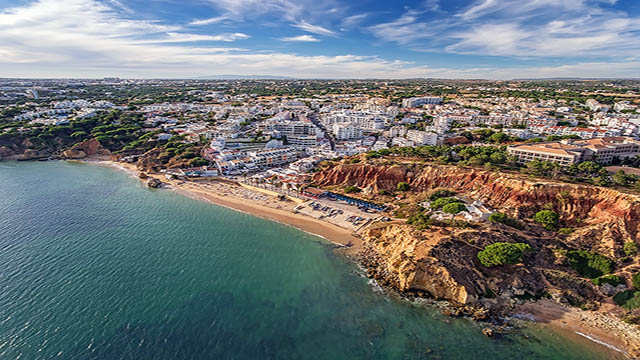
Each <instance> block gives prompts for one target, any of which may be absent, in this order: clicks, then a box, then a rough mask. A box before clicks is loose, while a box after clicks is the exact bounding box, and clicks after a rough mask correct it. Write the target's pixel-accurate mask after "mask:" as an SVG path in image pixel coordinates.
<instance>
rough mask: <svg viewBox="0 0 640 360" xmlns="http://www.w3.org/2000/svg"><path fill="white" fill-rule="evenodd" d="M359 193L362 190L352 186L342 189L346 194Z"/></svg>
mask: <svg viewBox="0 0 640 360" xmlns="http://www.w3.org/2000/svg"><path fill="white" fill-rule="evenodd" d="M360 191H362V190H361V189H360V188H359V187H357V186H353V185H349V186H347V187H345V188H344V192H345V193H347V194H353V193H359V192H360Z"/></svg>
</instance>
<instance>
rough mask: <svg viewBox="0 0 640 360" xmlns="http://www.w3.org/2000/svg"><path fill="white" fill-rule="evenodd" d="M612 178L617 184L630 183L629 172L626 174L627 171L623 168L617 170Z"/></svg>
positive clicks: (625, 184) (624, 184)
mask: <svg viewBox="0 0 640 360" xmlns="http://www.w3.org/2000/svg"><path fill="white" fill-rule="evenodd" d="M611 180H613V182H614V183H615V184H616V185H620V186H627V185H629V180H628V179H627V174H625V172H624V171H623V170H618V171H616V173H615V174H613V176H611Z"/></svg>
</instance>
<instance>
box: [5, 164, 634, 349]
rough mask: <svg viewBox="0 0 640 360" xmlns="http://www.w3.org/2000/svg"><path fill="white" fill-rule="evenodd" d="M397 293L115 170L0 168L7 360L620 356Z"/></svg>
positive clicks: (236, 216) (264, 227)
mask: <svg viewBox="0 0 640 360" xmlns="http://www.w3.org/2000/svg"><path fill="white" fill-rule="evenodd" d="M484 326H485V325H483V324H479V323H474V322H472V321H470V320H467V319H452V318H449V317H446V316H444V315H442V314H441V313H440V311H438V310H437V309H435V308H433V307H431V306H429V305H424V304H421V303H415V302H409V301H406V300H402V299H400V298H398V297H397V296H394V295H393V294H387V293H385V292H384V291H382V290H381V289H380V288H379V287H377V286H376V285H375V284H374V283H372V282H371V281H369V280H368V279H367V278H365V277H364V276H363V275H362V271H361V270H360V269H359V268H358V267H357V266H356V265H355V264H353V263H352V262H351V261H350V260H349V259H347V258H345V257H344V256H342V255H340V254H338V253H336V251H335V247H334V246H333V245H332V244H331V243H329V242H328V241H326V240H324V239H322V238H319V237H316V236H314V235H312V234H308V233H305V232H302V231H300V230H297V229H295V228H293V227H290V226H287V225H284V224H280V223H275V222H271V221H268V220H264V219H261V218H258V217H254V216H251V215H248V214H245V213H240V212H236V211H233V210H230V209H227V208H223V207H219V206H215V205H212V204H209V203H205V202H202V201H198V200H194V199H190V198H187V197H184V196H182V195H180V194H178V193H176V192H173V191H171V190H167V189H148V188H146V187H145V186H144V185H143V184H141V182H140V181H139V180H137V179H136V178H134V177H132V176H131V175H129V174H127V173H125V172H123V171H120V170H117V169H113V168H109V167H102V166H96V165H90V164H82V163H73V162H62V161H52V162H22V163H16V162H1V163H0V359H27V360H31V359H110V360H111V359H136V360H139V359H175V360H179V359H327V360H337V359H482V360H487V359H579V360H589V359H616V358H622V356H621V355H619V354H618V353H616V352H613V351H611V350H609V349H607V348H606V347H604V346H601V345H598V344H595V343H593V342H591V341H588V340H586V339H584V338H583V337H581V336H579V335H575V336H559V335H558V334H556V333H553V332H551V331H550V330H549V329H548V328H546V327H544V326H542V325H536V324H531V325H529V326H526V327H524V328H520V329H512V330H510V331H509V332H508V333H507V334H506V335H503V336H500V337H498V338H497V339H489V338H487V337H485V336H484V335H482V331H481V330H482V328H483V327H484Z"/></svg>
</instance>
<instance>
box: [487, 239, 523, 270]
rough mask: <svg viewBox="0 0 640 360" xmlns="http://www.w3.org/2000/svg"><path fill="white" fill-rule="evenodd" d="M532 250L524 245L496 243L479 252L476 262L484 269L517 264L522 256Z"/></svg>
mask: <svg viewBox="0 0 640 360" xmlns="http://www.w3.org/2000/svg"><path fill="white" fill-rule="evenodd" d="M532 250H533V249H532V248H531V246H529V245H528V244H524V243H504V242H498V243H495V244H491V245H489V246H487V247H485V248H484V250H482V251H480V252H479V253H478V260H480V262H481V263H482V265H484V266H486V267H492V266H499V265H505V264H517V263H519V262H520V261H521V259H522V254H524V253H525V252H528V251H532Z"/></svg>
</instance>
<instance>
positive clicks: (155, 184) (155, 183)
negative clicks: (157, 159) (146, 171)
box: [147, 178, 162, 189]
mask: <svg viewBox="0 0 640 360" xmlns="http://www.w3.org/2000/svg"><path fill="white" fill-rule="evenodd" d="M161 185H162V181H160V180H158V179H156V178H151V179H149V181H147V186H148V187H150V188H154V189H157V188H159V187H160V186H161Z"/></svg>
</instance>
